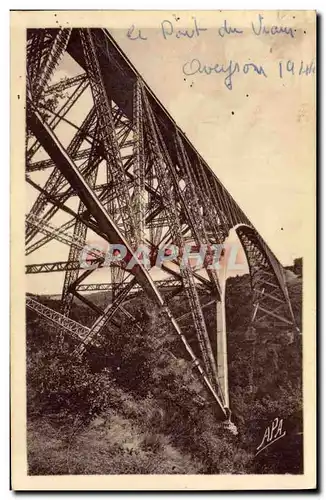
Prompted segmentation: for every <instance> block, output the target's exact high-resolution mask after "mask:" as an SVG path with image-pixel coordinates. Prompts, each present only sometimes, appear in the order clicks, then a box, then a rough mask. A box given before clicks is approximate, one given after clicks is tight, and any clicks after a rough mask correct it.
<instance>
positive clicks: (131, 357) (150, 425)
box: [27, 276, 302, 474]
mask: <svg viewBox="0 0 326 500" xmlns="http://www.w3.org/2000/svg"><path fill="white" fill-rule="evenodd" d="M248 284H249V282H248V277H247V276H244V277H242V278H239V277H237V278H234V279H233V280H230V283H229V284H228V295H227V296H228V303H227V320H228V330H229V335H228V355H229V383H230V392H231V394H230V397H231V405H232V411H233V418H234V421H235V423H236V425H237V427H238V430H239V434H238V436H232V435H231V434H229V433H228V432H226V431H225V428H224V427H223V424H221V423H219V421H218V419H217V417H216V415H215V410H214V405H213V404H212V402H211V401H210V399H209V398H208V397H207V394H206V393H205V392H204V390H203V388H202V385H201V384H200V383H199V381H198V379H197V378H196V376H195V374H194V372H193V368H192V366H191V363H190V362H189V361H188V360H187V359H184V358H183V357H182V349H181V348H180V346H179V343H178V342H177V339H175V337H174V336H173V333H172V332H171V330H170V325H169V323H168V322H167V320H164V318H162V317H160V315H159V313H158V311H157V310H156V309H155V307H154V306H153V305H152V304H149V303H146V304H145V305H144V302H142V301H141V299H139V300H138V302H137V300H135V301H133V303H132V304H131V305H129V307H128V310H129V313H130V314H132V315H138V317H137V319H138V320H139V321H140V328H139V325H138V326H136V325H135V324H132V322H130V321H129V320H128V321H125V322H124V323H123V324H122V326H121V328H113V327H110V328H109V327H108V328H107V331H106V334H105V335H104V338H102V348H101V349H100V350H93V351H91V352H89V353H87V354H85V355H84V356H83V357H82V358H80V359H78V358H77V359H76V357H73V356H71V352H72V348H73V346H72V345H71V344H70V343H69V341H68V338H66V339H65V338H63V339H62V341H61V342H58V334H59V332H58V331H57V329H56V328H55V327H53V326H49V325H48V324H47V323H45V322H44V321H43V320H42V319H40V318H38V317H37V316H36V315H35V314H34V313H31V312H28V316H27V325H28V327H27V385H28V421H29V432H28V452H29V458H28V460H29V471H30V473H31V474H67V473H70V474H109V473H117V474H125V473H136V474H150V473H151V474H153V473H163V474H165V473H181V474H189V473H193V474H199V473H201V474H219V473H229V474H234V473H236V474H245V473H252V472H256V473H257V472H261V473H267V472H268V473H276V472H287V471H290V472H295V473H297V472H300V470H299V469H298V470H292V469H291V470H290V469H289V468H287V467H288V466H287V465H286V464H287V463H288V461H286V460H285V459H284V460H283V461H282V460H280V459H279V460H276V459H275V460H274V461H272V462H271V463H270V464H269V465H266V463H262V464H260V462H259V461H258V460H255V459H254V451H255V446H256V443H257V438H259V436H260V439H261V435H260V434H261V422H262V421H263V420H264V419H266V418H267V417H268V418H269V416H270V415H275V414H277V415H280V416H282V417H284V418H285V417H289V416H291V415H292V414H293V413H294V412H296V411H298V410H300V409H301V408H302V404H301V403H302V402H301V393H302V387H301V384H302V381H301V340H300V338H295V339H291V338H289V337H288V336H286V335H284V334H282V333H281V332H267V331H265V332H264V331H262V332H257V334H256V335H255V336H248V335H247V326H248V317H250V311H251V304H250V289H249V288H248ZM295 286H296V287H297V288H296V289H295V291H293V290H292V292H291V293H292V295H293V296H294V299H295V301H296V304H295V310H296V311H297V313H299V312H300V308H301V304H300V300H301V295H300V290H299V287H298V284H297V283H296V284H295ZM236 294H237V295H238V296H239V295H240V296H241V304H240V306H239V305H237V302H236V300H235V295H236ZM98 300H101V298H100V297H98ZM49 302H50V301H48V304H49ZM55 302H56V301H55V300H54V301H53V303H51V307H53V306H54V305H55ZM178 307H179V310H180V312H181V314H183V313H184V311H185V308H184V305H183V304H178ZM239 308H240V309H241V312H240V314H239ZM78 314H79V318H80V317H81V316H83V315H86V310H85V308H83V306H79V305H78V306H76V307H75V309H74V311H73V315H74V316H75V317H78ZM206 314H207V319H208V322H210V321H213V320H214V317H213V315H212V312H210V310H207V313H206ZM230 325H231V326H230ZM176 346H178V347H177V348H176ZM300 418H301V417H299V419H300ZM295 446H297V447H298V446H299V445H297V444H295ZM296 449H298V448H296ZM284 457H285V455H284Z"/></svg>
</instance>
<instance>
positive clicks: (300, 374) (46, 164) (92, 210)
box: [11, 11, 316, 490]
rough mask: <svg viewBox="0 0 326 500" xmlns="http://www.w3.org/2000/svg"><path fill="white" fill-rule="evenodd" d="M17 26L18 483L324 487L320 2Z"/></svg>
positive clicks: (50, 15)
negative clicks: (319, 458) (318, 460)
mask: <svg viewBox="0 0 326 500" xmlns="http://www.w3.org/2000/svg"><path fill="white" fill-rule="evenodd" d="M11 38H12V41H11V43H12V48H11V52H12V55H11V61H12V62H11V64H12V80H11V94H12V103H13V104H12V132H11V135H12V203H13V204H14V205H15V211H14V212H13V211H12V228H14V229H12V234H13V231H14V240H15V241H13V243H12V245H13V250H12V251H13V252H17V253H16V255H17V256H19V260H17V262H19V265H18V266H16V268H15V270H14V271H12V272H13V274H14V275H13V279H12V294H13V296H14V299H15V300H13V299H12V332H11V337H12V364H13V379H12V382H13V393H14V394H13V398H14V399H13V404H12V422H13V431H12V439H13V459H14V460H15V457H17V462H13V463H14V466H13V469H14V471H13V473H14V476H15V474H16V477H17V481H16V483H17V485H18V489H20V488H19V485H20V484H22V485H24V488H23V489H33V487H32V485H33V484H34V483H33V481H34V480H35V481H40V482H39V483H35V484H39V485H41V484H48V485H49V483H42V481H46V480H47V478H48V479H49V481H50V478H52V481H53V484H52V486H47V487H45V488H44V489H60V488H61V486H59V485H62V484H65V487H63V486H62V488H63V489H67V485H68V489H75V487H76V489H81V484H82V483H80V484H79V485H78V480H77V477H76V476H78V477H80V476H81V477H82V479H85V477H86V476H97V477H99V476H103V477H107V476H115V477H116V481H117V482H116V483H115V484H116V485H118V486H115V489H121V490H124V489H133V488H135V489H137V488H136V487H135V486H133V485H132V484H131V483H130V484H129V486H128V487H127V484H128V475H133V477H136V476H139V478H140V479H141V478H143V479H141V481H142V485H144V484H145V481H146V477H148V478H150V477H152V478H155V476H157V477H161V482H160V485H161V486H160V487H159V489H162V490H164V489H173V488H175V489H183V488H186V487H188V488H189V489H191V488H192V487H194V489H200V484H201V486H202V489H215V490H218V489H230V490H231V489H233V488H235V489H255V488H256V487H258V486H256V484H253V482H251V484H250V483H248V482H247V483H243V485H241V484H242V483H241V480H242V478H246V477H247V479H248V480H249V479H250V477H253V475H254V477H255V478H258V482H257V485H260V487H263V488H266V489H269V488H271V489H273V488H277V487H281V486H282V485H286V484H289V486H285V487H288V488H294V489H295V488H302V487H303V485H305V484H307V487H310V488H313V487H314V481H315V479H314V478H315V454H314V450H315V435H314V425H315V424H314V422H315V420H314V419H315V400H314V397H315V396H314V388H315V378H314V377H315V372H314V369H315V368H314V367H315V358H314V356H315V317H314V315H315V312H314V311H315V309H314V287H315V283H314V280H315V268H314V258H315V256H314V254H315V249H314V245H315V234H314V227H315V213H314V206H315V177H316V167H315V162H316V158H315V157H316V149H315V140H316V138H315V128H316V107H315V106H316V105H315V89H316V13H315V12H313V11H268V12H264V11H262V12H258V11H257V12H256V11H232V12H231V11H229V12H227V11H210V12H208V11H193V12H190V11H180V12H172V11H161V12H160V11H156V12H150V11H134V12H131V11H130V12H129V11H98V12H94V11H90V12H87V11H80V12H78V11H74V12H72V11H70V12H67V11H66V12H65V11H57V12H56V11H38V12H29V11H20V12H18V11H17V12H13V13H12V16H11ZM13 134H17V142H16V141H15V137H16V135H13ZM307 228H308V230H307ZM18 380H19V382H18ZM307 380H308V382H307V383H305V381H307ZM16 389H17V393H16V392H15V390H16ZM16 394H17V395H16ZM19 402H20V405H19ZM18 405H19V406H20V409H21V408H22V411H23V417H22V415H21V414H20V415H19V418H18V417H17V418H18V420H17V422H16V420H15V418H16V415H17V412H18ZM306 412H307V413H306ZM308 433H310V434H309V435H308ZM18 435H19V436H21V437H22V439H20V438H19V439H18V437H17V436H18ZM15 436H16V438H15ZM18 442H19V447H21V448H19V451H18ZM15 463H16V464H17V465H15ZM18 473H19V474H18ZM20 474H23V476H24V477H25V479H24V481H23V480H20V479H18V476H19V475H20ZM60 476H61V477H62V480H64V481H65V482H64V483H60ZM164 476H165V477H166V479H164ZM174 476H175V478H176V480H177V481H178V477H179V478H181V479H180V481H181V482H173V481H174V479H173V477H174ZM271 476H273V477H274V478H275V477H276V476H277V477H280V478H283V482H282V479H280V480H278V479H277V478H276V479H274V480H271V479H270V480H269V481H268V480H267V479H268V478H270V477H271ZM187 477H189V478H190V477H191V478H192V481H193V482H192V483H191V485H190V486H186V485H187V484H188V483H187ZM307 477H308V478H309V480H308V481H307V483H305V482H303V481H304V480H305V478H307ZM196 478H197V479H196ZM206 478H208V479H207V481H208V482H207V483H206V485H205V482H206ZM219 478H221V479H219ZM222 478H224V482H223V483H222V482H221V481H222ZM264 478H266V481H265V480H264ZM300 478H301V479H300ZM200 480H201V483H200V482H199V481H200ZM287 480H288V481H289V483H286V481H287ZM57 481H58V482H57ZM108 481H110V478H109V479H108ZM169 481H171V483H169ZM196 481H197V483H196ZM236 481H239V486H236ZM255 481H256V480H255ZM264 481H265V482H264ZM275 481H276V483H275ZM278 481H279V482H278ZM56 482H57V483H56ZM55 484H57V485H58V486H55ZM85 484H86V483H85ZM103 484H104V483H103ZM106 484H110V483H106ZM135 484H136V483H135ZM151 484H155V480H154V482H152V483H151ZM157 484H158V482H157ZM169 484H171V486H169ZM189 484H190V483H189ZM194 484H197V486H194ZM26 485H27V486H26ZM28 485H30V486H28ZM208 485H209V486H208ZM249 485H250V486H249ZM14 487H15V482H14ZM36 487H39V489H41V486H36ZM98 488H99V489H100V488H101V487H100V486H98ZM42 489H43V487H42ZM85 489H87V488H85ZM104 489H109V488H107V487H105V488H104Z"/></svg>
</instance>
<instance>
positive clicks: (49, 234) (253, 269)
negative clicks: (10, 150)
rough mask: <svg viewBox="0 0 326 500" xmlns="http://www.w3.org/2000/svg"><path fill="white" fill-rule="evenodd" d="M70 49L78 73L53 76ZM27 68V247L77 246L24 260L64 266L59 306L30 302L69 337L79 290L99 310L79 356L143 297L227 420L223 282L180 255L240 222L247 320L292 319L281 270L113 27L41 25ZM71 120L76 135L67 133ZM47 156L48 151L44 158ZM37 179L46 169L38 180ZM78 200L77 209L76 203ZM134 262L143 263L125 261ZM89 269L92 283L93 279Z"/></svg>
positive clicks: (287, 324) (217, 240)
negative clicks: (53, 257)
mask: <svg viewBox="0 0 326 500" xmlns="http://www.w3.org/2000/svg"><path fill="white" fill-rule="evenodd" d="M65 51H66V52H67V53H68V54H69V56H71V57H72V58H73V59H74V61H75V62H76V63H77V65H78V68H79V70H78V73H77V74H76V75H70V76H69V78H67V79H64V80H61V81H59V82H58V81H56V82H55V83H52V81H51V76H52V75H53V74H54V73H55V68H56V67H58V64H59V62H60V60H61V59H62V58H63V57H65ZM27 69H28V71H27V72H28V86H29V91H28V93H27V95H28V102H27V129H28V134H29V136H30V141H31V142H30V144H31V145H32V146H29V149H28V151H29V153H27V165H26V171H27V172H28V178H27V180H28V182H29V185H30V187H34V188H35V190H36V192H37V197H36V199H35V202H34V204H33V205H32V209H31V210H30V212H29V214H28V215H27V218H26V241H27V244H28V245H27V249H26V253H27V254H30V253H31V252H33V253H34V255H35V258H36V256H37V254H38V251H39V250H40V249H41V248H42V249H44V248H47V247H50V245H51V242H52V241H53V240H55V241H59V242H61V243H64V244H65V245H66V246H69V253H68V255H67V259H66V260H61V261H59V259H57V260H58V262H45V263H43V264H42V263H41V264H37V263H35V264H31V265H28V266H26V272H27V274H35V273H50V272H59V271H61V272H64V273H65V276H64V280H63V286H62V304H61V311H62V312H63V313H64V314H60V313H58V312H56V311H54V312H53V313H51V310H48V309H49V308H47V306H45V305H44V304H41V303H38V302H37V301H36V300H34V299H29V301H28V304H27V305H28V307H30V308H33V310H34V311H37V312H39V314H41V315H43V316H44V317H46V318H47V319H48V320H49V321H53V322H54V323H55V324H56V325H58V326H59V327H62V328H64V329H65V331H67V332H68V331H69V330H70V331H71V334H72V335H75V333H76V331H77V330H78V323H77V324H75V323H76V322H74V323H70V322H69V321H70V319H69V317H68V315H69V311H70V308H71V304H72V300H73V298H74V297H76V298H77V299H79V300H81V301H82V302H83V303H84V304H85V305H86V306H88V307H90V308H91V309H92V311H93V313H95V314H96V315H97V318H96V320H95V321H94V323H93V325H92V326H91V327H90V328H89V329H86V330H85V328H86V327H83V325H80V328H81V332H83V342H82V344H81V348H80V349H79V351H80V350H83V349H85V348H87V345H88V344H91V343H94V342H96V343H97V344H98V345H100V343H101V341H102V340H103V339H104V338H105V335H106V331H107V329H108V328H109V325H111V324H113V325H115V326H117V325H118V322H117V318H118V315H119V314H125V315H126V316H127V317H128V318H130V319H131V320H132V314H131V313H130V312H129V311H128V310H127V309H128V307H127V306H126V307H127V309H126V308H124V304H125V305H126V304H127V302H128V301H130V300H134V299H133V298H134V297H136V296H139V294H145V295H146V296H147V297H148V299H150V300H151V301H153V302H154V303H156V304H157V305H158V306H159V307H160V308H161V310H163V311H164V312H165V315H166V316H167V317H168V318H169V321H170V324H171V326H172V329H173V331H174V332H175V333H176V334H177V335H178V337H179V339H180V340H181V341H182V343H183V345H184V347H185V351H186V355H187V356H188V357H189V358H190V359H191V360H192V362H193V366H194V367H196V369H197V370H198V372H199V374H200V376H201V380H202V381H203V383H204V385H205V387H206V388H207V389H208V392H209V393H210V395H211V396H212V397H213V398H214V400H215V402H216V403H217V405H218V408H219V411H220V416H221V418H225V417H226V416H227V415H228V414H229V412H228V409H229V395H228V378H227V352H226V351H227V349H226V331H225V328H226V327H225V317H224V296H223V291H224V290H225V288H223V283H221V282H220V276H219V274H218V273H217V271H216V269H215V268H214V267H209V264H210V261H209V259H207V260H205V261H204V262H203V264H204V267H203V270H202V272H197V269H196V267H194V266H193V265H191V263H190V262H183V261H182V256H183V254H184V251H185V248H186V245H188V244H195V245H196V246H197V247H198V246H200V245H208V246H209V245H221V244H223V242H224V241H225V239H226V238H227V236H228V234H229V231H230V230H231V229H232V228H234V227H235V228H236V232H237V234H238V236H239V239H240V241H241V243H242V245H243V248H244V250H245V253H246V256H247V260H248V263H249V268H250V274H251V279H252V290H253V315H252V322H253V325H254V326H259V327H261V328H270V326H272V327H275V326H277V327H278V328H279V327H280V328H285V329H287V328H293V327H294V326H295V325H294V318H293V313H292V309H291V304H290V301H289V298H288V294H287V288H286V284H285V280H284V273H283V269H282V266H281V264H280V263H279V261H278V260H277V258H276V257H275V256H274V254H273V253H272V251H271V250H270V249H269V247H268V246H267V245H266V243H265V242H264V241H263V239H262V238H261V237H260V235H259V234H258V232H257V231H256V230H255V229H254V227H253V225H252V224H251V222H250V221H249V220H248V218H247V217H246V215H245V214H244V213H243V211H242V210H241V209H240V208H239V206H238V205H237V203H236V202H235V201H234V199H233V198H232V196H231V195H230V194H229V193H228V192H227V190H226V189H225V188H224V186H223V185H222V183H221V182H220V181H219V180H218V179H217V177H216V176H215V174H214V173H213V172H212V171H211V170H210V169H209V167H208V165H207V164H206V162H205V161H204V159H203V158H202V157H201V156H200V155H199V154H198V152H197V151H196V149H195V148H194V146H193V145H192V144H191V143H190V142H189V140H188V139H187V138H186V136H185V135H184V134H183V133H182V131H181V130H180V129H179V128H178V127H177V125H176V124H175V122H174V121H173V119H172V118H171V116H170V115H169V113H168V112H167V111H166V110H165V108H164V107H163V106H162V104H161V103H160V102H159V101H158V100H157V99H156V97H155V96H154V95H153V93H152V92H151V91H150V89H149V88H148V86H147V85H146V84H145V82H144V81H143V79H142V77H141V76H140V75H139V74H138V73H137V71H136V70H135V68H134V67H133V66H132V65H131V63H130V62H129V61H128V59H127V58H126V57H125V56H124V54H123V53H122V51H121V50H120V48H119V47H118V46H117V45H116V43H115V42H114V40H113V38H112V37H111V36H110V34H109V33H108V32H107V31H106V30H103V29H72V30H49V31H47V30H33V31H32V33H31V36H29V41H28V50H27ZM64 91H65V92H68V93H69V97H68V98H67V97H66V100H65V101H64V102H62V100H61V101H60V102H58V103H57V105H56V107H54V108H52V109H51V110H48V111H49V112H48V113H44V110H45V109H46V106H47V104H46V99H47V98H48V97H49V96H52V95H55V94H56V93H62V92H64ZM87 93H88V94H89V95H88V94H87ZM86 94H87V95H88V100H89V110H88V113H87V115H86V117H85V118H84V119H80V122H81V123H76V119H75V118H73V110H74V109H76V107H78V105H79V102H80V101H81V97H82V96H83V98H84V105H85V95H86ZM74 116H78V113H76V115H74ZM83 116H85V113H84V114H83ZM59 124H60V127H59ZM65 126H66V127H70V128H71V127H72V128H73V129H74V135H73V137H72V139H71V140H70V141H67V139H66V137H65V134H64V132H63V131H64V130H65V129H64V127H65ZM69 130H70V129H69ZM69 137H71V134H70V136H69ZM40 151H42V152H43V153H45V155H47V156H45V157H44V155H43V157H42V158H37V154H38V153H39V152H40ZM32 160H33V161H32ZM38 174H41V175H42V176H43V177H46V180H45V182H44V183H43V184H42V185H41V184H40V185H39V184H38V180H37V177H36V176H37V175H38ZM33 176H35V177H33ZM34 179H35V180H34ZM76 198H77V202H78V203H76V208H71V206H72V205H71V204H72V203H73V201H74V200H76ZM62 214H65V217H66V218H67V214H68V215H69V217H70V219H69V220H68V221H66V220H62V221H61V223H60V222H54V221H53V218H54V216H55V217H56V219H55V220H56V221H60V216H61V215H62ZM89 230H90V231H91V232H93V233H94V234H95V235H96V236H97V237H98V238H100V241H102V242H104V243H105V245H104V246H103V248H102V249H100V250H98V251H97V250H95V249H93V250H92V249H88V250H87V263H88V264H92V265H91V267H90V268H87V265H86V266H84V265H82V264H85V263H82V259H81V256H82V252H83V251H84V249H85V244H87V239H88V234H89V233H88V231H89ZM93 233H92V234H93ZM38 236H41V237H40V238H39V239H37V237H38ZM139 244H146V245H147V247H148V249H149V268H151V269H149V268H148V266H146V265H145V263H144V261H143V260H141V259H140V260H138V253H137V246H138V245H139ZM168 244H170V245H174V246H177V248H178V250H179V253H178V254H177V255H175V256H174V257H173V258H171V259H167V260H166V262H164V264H163V265H162V266H161V271H160V272H161V274H158V275H157V276H156V272H155V270H154V268H155V266H156V264H157V261H156V259H157V256H158V254H159V252H160V250H161V249H162V248H163V247H164V246H165V245H168ZM108 245H122V247H124V249H125V250H126V255H125V256H124V258H123V259H121V260H120V261H119V262H120V263H119V264H116V265H112V263H111V265H110V269H108V270H107V273H106V274H105V282H104V283H103V282H101V281H100V278H98V279H99V281H98V283H97V282H96V279H95V276H97V275H96V273H95V272H94V270H95V268H103V267H105V262H106V257H107V254H106V250H107V249H108ZM63 258H64V257H63ZM133 258H135V260H136V265H134V266H133V267H131V269H127V267H128V264H129V263H130V262H132V259H133ZM93 264H96V266H93ZM100 272H101V271H100ZM92 273H94V274H92ZM90 275H92V278H93V276H94V280H93V282H92V283H88V282H87V279H88V278H89V276H90ZM163 275H164V276H163ZM108 279H109V282H108ZM95 291H96V292H99V291H101V292H103V294H104V296H105V306H103V308H102V307H99V306H98V305H96V304H95V303H93V302H92V297H91V295H92V292H95ZM88 294H89V295H88ZM209 295H211V298H210V300H209V301H207V300H206V299H207V297H208V296H209ZM203 297H204V298H205V300H204V299H203ZM178 300H179V301H180V302H181V303H182V304H186V309H185V312H182V314H180V313H177V314H175V313H174V310H173V307H174V306H173V304H174V303H175V302H177V301H178ZM38 304H40V305H38ZM207 304H215V305H216V317H217V320H216V325H215V329H214V328H213V330H212V326H211V325H210V326H209V328H208V326H207V321H206V317H205V310H206V309H207V307H208V305H207ZM85 332H86V333H85ZM79 338H81V336H80V335H79ZM77 351H78V349H77Z"/></svg>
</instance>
